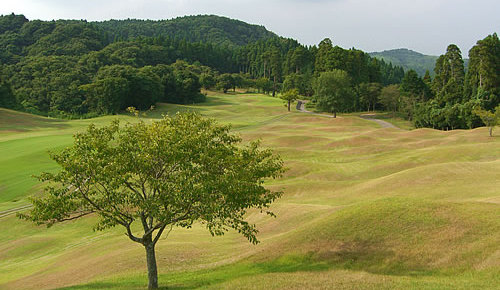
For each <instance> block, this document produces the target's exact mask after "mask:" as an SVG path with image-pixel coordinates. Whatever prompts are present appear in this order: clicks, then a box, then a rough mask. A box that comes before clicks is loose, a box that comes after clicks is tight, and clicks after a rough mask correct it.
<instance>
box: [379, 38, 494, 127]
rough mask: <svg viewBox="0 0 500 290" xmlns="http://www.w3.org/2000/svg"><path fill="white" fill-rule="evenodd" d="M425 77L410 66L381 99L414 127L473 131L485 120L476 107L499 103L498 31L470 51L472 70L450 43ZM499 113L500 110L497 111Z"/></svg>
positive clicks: (491, 109) (491, 106) (491, 105)
mask: <svg viewBox="0 0 500 290" xmlns="http://www.w3.org/2000/svg"><path fill="white" fill-rule="evenodd" d="M434 72H435V77H434V78H432V77H431V76H430V74H429V71H427V72H426V74H425V76H424V77H423V78H420V77H419V76H418V74H417V73H416V72H415V71H413V70H409V71H407V72H406V73H405V76H404V78H403V80H402V82H401V84H400V85H399V86H394V87H389V88H387V89H386V91H385V94H384V93H383V94H382V99H381V103H382V104H383V105H384V107H385V108H387V109H389V110H391V111H397V112H399V113H401V114H402V115H403V116H404V117H406V118H408V119H409V120H412V121H413V122H414V124H415V126H416V127H417V128H418V127H430V128H436V129H441V130H452V129H469V128H475V127H478V126H481V125H483V124H484V123H485V122H484V121H483V120H482V119H481V118H480V114H477V111H478V110H486V111H495V108H497V107H498V106H499V104H500V41H499V39H498V36H497V34H496V33H494V34H492V35H488V36H487V37H486V38H484V39H482V40H479V41H478V42H477V44H476V45H475V46H474V47H472V48H471V50H470V51H469V65H468V70H467V71H466V70H465V68H464V60H463V58H462V52H461V51H460V49H459V48H458V47H457V46H456V45H454V44H451V45H449V46H448V48H447V50H446V53H445V54H443V55H441V56H439V58H438V59H437V61H436V65H435V68H434ZM497 111H498V109H497Z"/></svg>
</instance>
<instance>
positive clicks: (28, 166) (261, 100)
mask: <svg viewBox="0 0 500 290" xmlns="http://www.w3.org/2000/svg"><path fill="white" fill-rule="evenodd" d="M187 110H188V111H198V112H200V113H202V114H204V115H206V116H210V117H214V118H216V119H217V120H219V121H220V122H221V123H231V124H233V128H234V130H235V131H237V132H238V133H239V134H241V135H242V137H243V139H244V140H246V141H249V140H255V139H258V138H260V139H262V142H263V143H262V144H263V145H264V146H266V147H270V148H273V149H275V150H276V151H277V152H279V153H280V154H281V156H282V157H283V159H284V160H285V161H286V166H287V167H288V168H289V171H288V172H287V173H286V175H285V176H284V178H282V179H280V180H274V181H271V182H269V183H268V186H269V187H272V188H276V189H283V190H284V192H285V194H284V196H283V197H282V198H281V199H280V200H279V201H278V202H277V203H276V204H275V205H274V206H273V211H274V212H275V213H276V214H277V218H272V217H268V216H263V215H261V214H259V212H257V211H255V212H251V213H250V216H249V218H250V220H251V222H254V223H256V224H257V225H258V228H259V230H260V233H259V238H260V240H261V243H260V244H259V245H257V246H252V245H250V244H249V243H248V242H247V241H246V240H245V239H244V238H243V237H241V236H240V235H238V234H237V233H235V232H232V231H231V232H228V233H227V234H226V235H225V236H223V237H218V238H212V237H211V236H210V234H209V233H207V232H206V230H205V229H204V228H203V227H202V225H199V224H195V225H194V227H193V228H192V229H190V230H184V229H174V230H173V231H172V233H171V235H170V236H169V237H168V238H167V239H162V240H160V242H159V244H158V246H157V257H158V265H159V271H160V278H159V281H160V286H162V287H171V288H182V289H185V288H188V289H192V288H210V289H304V288H325V287H330V288H333V289H360V288H362V289H394V288H400V289H402V288H412V289H422V288H425V289H471V288H481V289H494V288H495V285H499V283H500V280H499V277H500V264H499V253H500V248H499V241H500V220H499V219H498V212H499V210H500V207H499V206H500V199H499V198H500V196H499V192H498V188H499V180H500V176H499V172H500V159H499V156H500V151H499V150H500V146H499V142H500V139H499V138H490V137H488V133H487V130H486V128H478V129H474V130H454V131H437V130H432V129H417V130H412V131H407V130H401V129H397V128H381V127H380V125H378V124H377V123H375V122H373V121H369V120H364V119H361V118H359V117H358V115H356V114H352V115H343V116H340V118H337V119H331V118H324V117H321V116H313V115H309V114H303V113H300V112H297V111H294V112H291V113H287V112H286V108H285V107H283V103H282V101H281V100H279V99H277V98H271V97H268V96H263V95H251V94H232V95H221V94H216V93H210V94H209V96H208V100H207V102H206V103H202V104H198V105H188V106H183V105H171V104H160V105H159V106H158V108H157V109H156V111H153V112H152V113H150V114H149V115H148V116H147V117H146V118H145V119H144V120H145V121H149V120H150V119H154V118H159V117H160V116H161V115H162V114H165V113H168V114H172V113H174V112H177V111H187ZM114 118H119V119H120V120H122V121H131V122H135V121H136V118H132V117H130V116H124V115H120V116H106V117H100V118H95V119H89V120H73V121H67V120H54V119H48V118H42V117H38V116H32V115H28V114H23V113H17V112H14V111H10V110H0V120H10V121H9V124H8V125H5V126H2V127H0V152H2V154H1V156H0V185H1V186H0V196H1V197H2V198H1V199H0V211H4V212H5V211H7V210H9V209H10V210H12V209H15V208H22V207H23V206H26V205H27V204H28V203H27V200H26V198H27V196H29V195H30V194H36V193H38V192H39V191H40V187H39V185H37V183H36V181H35V180H33V179H32V178H31V174H38V173H39V172H40V171H45V170H54V169H55V168H56V166H55V164H54V162H52V161H51V160H50V159H49V157H48V154H47V150H49V149H51V150H57V149H58V148H62V147H63V146H67V145H69V144H70V143H71V142H72V137H71V136H72V134H73V133H74V132H78V131H80V130H84V128H85V127H86V126H87V125H88V124H90V123H95V124H97V125H98V126H101V125H104V124H109V122H111V120H112V119H114ZM2 124H3V123H2ZM94 221H95V219H94V217H92V216H90V217H88V218H84V219H82V220H77V221H71V222H66V223H62V224H57V225H55V226H53V227H51V228H49V229H47V228H45V227H37V226H34V225H32V224H30V223H28V222H25V221H21V220H19V219H17V218H16V217H15V216H14V215H13V214H7V215H4V216H1V215H0V288H2V289H53V288H58V287H69V289H143V287H144V286H145V285H146V280H147V278H146V275H145V257H144V253H143V249H142V248H141V247H140V246H138V245H136V244H134V243H132V242H130V241H129V240H128V239H127V238H126V237H125V236H124V235H123V231H122V230H121V229H120V228H115V229H110V230H108V231H104V232H93V231H92V224H93V222H94Z"/></svg>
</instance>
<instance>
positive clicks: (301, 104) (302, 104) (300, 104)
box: [296, 100, 339, 118]
mask: <svg viewBox="0 0 500 290" xmlns="http://www.w3.org/2000/svg"><path fill="white" fill-rule="evenodd" d="M305 104H306V102H304V101H300V100H299V101H297V107H296V109H297V110H298V111H299V112H302V113H306V114H311V115H316V116H322V117H328V118H333V116H332V115H326V114H319V113H315V112H311V111H308V110H306V107H305ZM337 118H339V117H337Z"/></svg>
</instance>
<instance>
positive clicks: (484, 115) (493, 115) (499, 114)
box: [473, 105, 500, 137]
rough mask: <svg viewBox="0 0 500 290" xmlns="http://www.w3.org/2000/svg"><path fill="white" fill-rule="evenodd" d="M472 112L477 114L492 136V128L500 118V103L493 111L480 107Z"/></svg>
mask: <svg viewBox="0 0 500 290" xmlns="http://www.w3.org/2000/svg"><path fill="white" fill-rule="evenodd" d="M473 113H474V114H476V115H477V116H479V118H481V120H482V121H483V123H484V124H485V125H486V127H488V128H489V133H490V137H492V136H493V128H495V126H496V125H497V124H498V123H499V120H500V105H498V106H497V107H496V108H495V112H490V111H486V110H484V109H482V108H476V109H475V110H474V111H473Z"/></svg>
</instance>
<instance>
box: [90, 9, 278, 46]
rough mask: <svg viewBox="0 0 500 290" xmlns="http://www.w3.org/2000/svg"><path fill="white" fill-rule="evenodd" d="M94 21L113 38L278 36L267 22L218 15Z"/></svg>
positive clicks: (221, 41) (236, 41)
mask: <svg viewBox="0 0 500 290" xmlns="http://www.w3.org/2000/svg"><path fill="white" fill-rule="evenodd" d="M93 24H95V25H97V26H98V27H100V28H102V29H103V30H104V31H106V32H107V37H108V39H109V40H110V41H114V40H117V39H118V40H130V39H133V38H136V37H159V36H162V37H169V38H177V39H184V40H186V41H189V42H204V43H213V44H216V45H226V46H242V45H246V44H248V43H251V42H254V41H257V40H263V39H269V38H275V37H278V36H277V35H276V34H274V33H273V32H270V31H268V30H267V29H266V28H265V27H264V26H261V25H254V24H248V23H245V22H243V21H240V20H234V19H230V18H227V17H221V16H215V15H198V16H184V17H178V18H174V19H170V20H139V19H126V20H109V21H102V22H93Z"/></svg>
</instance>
